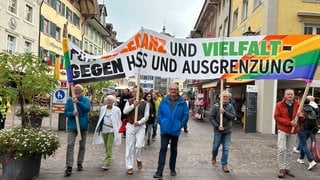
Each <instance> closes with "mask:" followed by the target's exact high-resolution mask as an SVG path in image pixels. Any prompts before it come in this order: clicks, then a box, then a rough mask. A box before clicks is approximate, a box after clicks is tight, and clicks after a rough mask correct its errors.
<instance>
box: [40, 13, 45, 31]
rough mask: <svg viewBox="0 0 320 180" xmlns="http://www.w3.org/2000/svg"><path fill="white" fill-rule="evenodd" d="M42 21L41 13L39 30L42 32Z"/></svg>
mask: <svg viewBox="0 0 320 180" xmlns="http://www.w3.org/2000/svg"><path fill="white" fill-rule="evenodd" d="M43 21H44V17H43V16H42V15H41V16H40V31H41V32H43Z"/></svg>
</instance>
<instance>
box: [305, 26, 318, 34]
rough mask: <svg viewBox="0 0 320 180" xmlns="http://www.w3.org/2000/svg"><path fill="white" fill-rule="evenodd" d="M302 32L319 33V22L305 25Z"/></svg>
mask: <svg viewBox="0 0 320 180" xmlns="http://www.w3.org/2000/svg"><path fill="white" fill-rule="evenodd" d="M303 34H320V24H318V25H312V24H307V25H305V26H304V32H303Z"/></svg>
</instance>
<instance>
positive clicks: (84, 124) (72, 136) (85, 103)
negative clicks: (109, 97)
mask: <svg viewBox="0 0 320 180" xmlns="http://www.w3.org/2000/svg"><path fill="white" fill-rule="evenodd" d="M82 92H83V87H82V86H81V85H80V84H77V85H75V86H74V96H75V97H74V98H69V99H68V100H67V103H66V105H65V110H64V114H65V116H66V117H67V118H68V122H67V130H68V135H67V136H68V137H67V155H66V166H67V167H66V170H65V176H70V175H71V174H72V165H73V156H74V155H73V154H74V144H75V141H76V137H77V125H76V118H75V117H76V116H78V117H79V125H80V131H81V140H80V141H79V152H78V159H77V170H78V171H82V169H83V167H82V163H83V159H84V153H85V149H86V139H87V132H88V125H89V111H90V100H89V99H88V98H87V97H85V96H84V95H82ZM73 103H75V104H76V105H77V109H76V110H75V109H74V106H73Z"/></svg>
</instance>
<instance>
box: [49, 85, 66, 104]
mask: <svg viewBox="0 0 320 180" xmlns="http://www.w3.org/2000/svg"><path fill="white" fill-rule="evenodd" d="M67 94H68V89H66V88H60V89H58V90H57V91H56V92H55V93H54V95H53V99H52V103H53V104H66V103H67Z"/></svg>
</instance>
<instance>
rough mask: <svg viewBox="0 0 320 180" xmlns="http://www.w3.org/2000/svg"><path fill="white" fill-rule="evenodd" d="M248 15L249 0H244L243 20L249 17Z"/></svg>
mask: <svg viewBox="0 0 320 180" xmlns="http://www.w3.org/2000/svg"><path fill="white" fill-rule="evenodd" d="M247 17H248V0H243V1H242V20H245V19H247Z"/></svg>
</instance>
